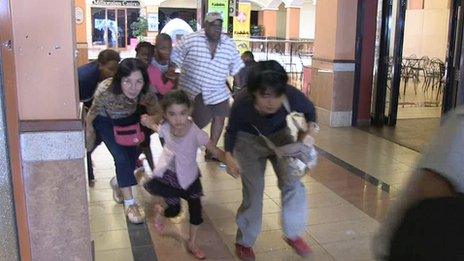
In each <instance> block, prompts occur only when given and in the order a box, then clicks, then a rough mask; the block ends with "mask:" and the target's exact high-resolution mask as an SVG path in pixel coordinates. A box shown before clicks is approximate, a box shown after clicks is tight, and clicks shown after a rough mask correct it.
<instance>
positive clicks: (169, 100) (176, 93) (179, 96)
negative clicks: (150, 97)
mask: <svg viewBox="0 0 464 261" xmlns="http://www.w3.org/2000/svg"><path fill="white" fill-rule="evenodd" d="M173 104H185V105H186V106H187V107H188V108H190V107H192V101H191V100H190V98H189V97H188V95H187V93H186V92H185V91H183V90H173V91H170V92H168V93H167V94H166V95H165V96H164V97H163V100H162V101H161V108H162V109H163V112H165V111H166V109H167V108H168V107H169V106H171V105H173Z"/></svg>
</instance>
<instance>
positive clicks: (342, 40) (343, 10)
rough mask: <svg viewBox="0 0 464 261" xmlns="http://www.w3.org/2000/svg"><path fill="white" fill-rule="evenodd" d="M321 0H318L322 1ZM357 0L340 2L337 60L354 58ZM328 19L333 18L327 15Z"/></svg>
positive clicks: (336, 48)
mask: <svg viewBox="0 0 464 261" xmlns="http://www.w3.org/2000/svg"><path fill="white" fill-rule="evenodd" d="M320 2H321V1H318V3H320ZM357 2H358V1H356V0H344V1H339V2H338V12H337V13H338V16H337V17H338V19H337V39H336V41H337V44H336V47H335V57H336V59H337V60H354V54H355V47H354V44H355V39H356V15H353V14H357ZM327 19H333V18H332V17H327Z"/></svg>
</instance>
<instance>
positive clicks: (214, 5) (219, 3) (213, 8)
mask: <svg viewBox="0 0 464 261" xmlns="http://www.w3.org/2000/svg"><path fill="white" fill-rule="evenodd" d="M209 12H218V13H220V14H221V15H222V19H223V23H222V30H223V31H224V32H227V29H228V27H229V0H209V1H208V13H209Z"/></svg>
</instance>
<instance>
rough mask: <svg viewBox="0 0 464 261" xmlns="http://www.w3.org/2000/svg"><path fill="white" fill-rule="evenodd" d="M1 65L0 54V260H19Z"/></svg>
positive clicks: (0, 58)
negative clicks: (0, 240) (0, 242)
mask: <svg viewBox="0 0 464 261" xmlns="http://www.w3.org/2000/svg"><path fill="white" fill-rule="evenodd" d="M4 89H5V85H4V84H3V64H2V57H1V54H0V97H1V100H0V130H1V131H0V208H1V209H2V214H1V215H0V217H1V222H0V235H2V242H3V243H2V244H0V260H19V253H18V250H19V248H18V238H17V237H18V235H17V231H16V217H15V209H14V206H13V184H12V179H11V168H10V162H9V157H8V155H9V153H7V152H8V149H7V137H6V134H7V132H6V131H5V130H6V123H5V114H4V100H3V99H4V97H5V95H4V93H3V90H4Z"/></svg>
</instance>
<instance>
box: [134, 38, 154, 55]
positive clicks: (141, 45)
mask: <svg viewBox="0 0 464 261" xmlns="http://www.w3.org/2000/svg"><path fill="white" fill-rule="evenodd" d="M142 48H147V49H148V50H149V51H150V53H151V54H154V53H155V46H154V45H153V44H151V43H149V42H145V41H144V42H140V43H138V44H137V46H136V47H135V52H136V53H138V52H139V51H140V49H142Z"/></svg>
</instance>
